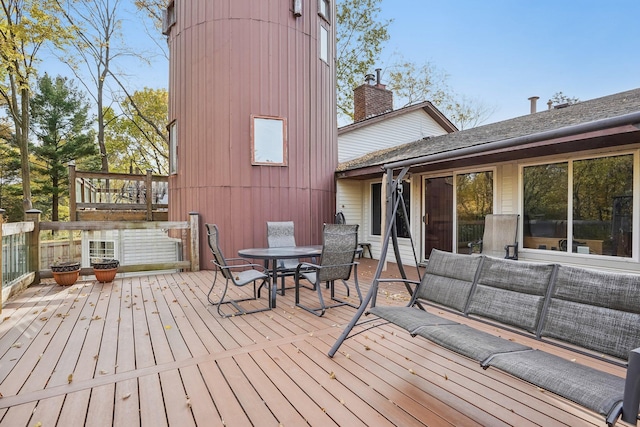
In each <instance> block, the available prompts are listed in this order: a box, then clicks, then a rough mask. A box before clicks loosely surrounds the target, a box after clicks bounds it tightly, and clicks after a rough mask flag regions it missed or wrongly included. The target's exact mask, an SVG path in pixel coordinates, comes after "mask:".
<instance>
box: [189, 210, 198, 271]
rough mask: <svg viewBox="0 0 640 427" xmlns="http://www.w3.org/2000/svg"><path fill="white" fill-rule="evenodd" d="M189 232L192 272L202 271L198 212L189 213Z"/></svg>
mask: <svg viewBox="0 0 640 427" xmlns="http://www.w3.org/2000/svg"><path fill="white" fill-rule="evenodd" d="M189 231H190V232H189V235H190V237H189V243H190V251H191V271H200V215H199V214H198V212H189Z"/></svg>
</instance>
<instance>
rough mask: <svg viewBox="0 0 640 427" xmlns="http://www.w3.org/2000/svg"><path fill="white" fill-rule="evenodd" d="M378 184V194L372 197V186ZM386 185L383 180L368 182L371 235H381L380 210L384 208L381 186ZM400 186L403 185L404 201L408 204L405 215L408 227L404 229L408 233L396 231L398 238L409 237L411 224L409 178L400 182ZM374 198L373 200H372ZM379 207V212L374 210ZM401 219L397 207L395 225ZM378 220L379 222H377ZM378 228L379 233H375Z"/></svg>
mask: <svg viewBox="0 0 640 427" xmlns="http://www.w3.org/2000/svg"><path fill="white" fill-rule="evenodd" d="M376 185H379V186H380V194H379V195H378V196H377V197H374V186H376ZM383 185H386V182H383V181H372V182H371V183H369V201H370V210H371V211H370V216H369V224H370V228H369V234H370V235H371V236H381V235H382V230H383V224H382V217H383V215H382V212H383V210H384V209H385V208H384V207H383V204H382V186H383ZM402 187H403V191H402V192H403V194H404V195H405V203H407V204H408V206H406V208H407V215H409V218H408V219H409V228H408V229H407V230H406V231H407V232H408V233H409V234H408V235H403V234H400V233H398V238H399V239H409V238H411V231H412V228H411V227H412V225H411V209H412V204H411V188H412V187H411V181H410V180H405V181H403V182H402ZM374 199H375V200H374ZM374 201H378V202H379V203H374ZM377 209H379V212H376V210H377ZM400 220H402V216H401V211H400V208H398V211H397V212H396V225H397V224H398V222H399V221H400ZM378 221H379V224H378ZM377 228H378V229H379V233H377V234H376V231H377V230H376V229H377Z"/></svg>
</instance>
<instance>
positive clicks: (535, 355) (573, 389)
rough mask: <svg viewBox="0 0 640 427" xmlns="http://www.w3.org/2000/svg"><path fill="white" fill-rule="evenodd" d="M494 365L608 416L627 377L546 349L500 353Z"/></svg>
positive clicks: (621, 394)
mask: <svg viewBox="0 0 640 427" xmlns="http://www.w3.org/2000/svg"><path fill="white" fill-rule="evenodd" d="M489 366H494V367H496V368H498V369H501V370H503V371H505V372H508V373H510V374H511V375H514V376H516V377H518V378H521V379H523V380H525V381H528V382H530V383H531V384H534V385H536V386H538V387H540V388H543V389H545V390H549V391H550V392H552V393H555V394H558V395H560V396H562V397H565V398H566V399H569V400H571V401H573V402H576V403H578V404H580V405H582V406H584V407H586V408H589V409H591V410H594V411H596V412H598V413H599V414H601V415H604V416H605V417H606V416H607V415H608V414H609V412H610V411H611V410H612V409H613V407H614V406H615V405H616V404H617V403H618V402H620V401H622V398H623V393H624V378H620V377H618V376H615V375H612V374H609V373H606V372H602V371H598V370H596V369H593V368H590V367H587V366H584V365H581V364H579V363H576V362H571V361H569V360H567V359H563V358H561V357H559V356H555V355H552V354H549V353H545V352H543V351H538V350H534V351H527V352H524V353H505V354H500V355H497V356H496V357H494V358H493V359H491V360H490V362H489Z"/></svg>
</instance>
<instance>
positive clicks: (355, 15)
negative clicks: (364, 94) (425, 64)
mask: <svg viewBox="0 0 640 427" xmlns="http://www.w3.org/2000/svg"><path fill="white" fill-rule="evenodd" d="M381 1H382V0H339V1H337V3H336V9H337V16H336V20H337V29H336V39H337V40H336V79H337V87H338V91H337V107H338V115H339V116H341V117H344V118H350V119H351V120H353V89H355V88H356V87H357V86H359V85H360V84H362V83H363V82H364V76H365V74H368V73H370V72H371V68H372V67H373V66H374V65H375V63H376V61H378V59H379V56H380V52H381V51H382V47H383V44H384V42H386V41H387V40H389V33H388V32H387V27H388V26H389V23H390V22H391V21H389V20H387V21H382V22H380V21H378V20H377V17H378V14H379V13H380V2H381Z"/></svg>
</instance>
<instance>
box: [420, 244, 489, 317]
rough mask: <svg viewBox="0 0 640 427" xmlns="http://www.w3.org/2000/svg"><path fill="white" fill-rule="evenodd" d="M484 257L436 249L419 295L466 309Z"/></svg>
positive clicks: (428, 299) (446, 305)
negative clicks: (474, 280)
mask: <svg viewBox="0 0 640 427" xmlns="http://www.w3.org/2000/svg"><path fill="white" fill-rule="evenodd" d="M481 259H482V258H481V257H478V256H470V255H459V254H452V253H450V252H443V251H439V250H437V249H434V250H432V251H431V256H430V257H429V263H428V264H427V268H426V270H425V273H424V277H423V278H422V282H421V283H420V286H419V287H418V291H417V292H418V295H417V296H418V298H420V299H424V300H427V301H430V302H435V303H437V304H440V305H443V306H445V307H449V308H453V309H455V310H458V311H460V312H462V311H464V307H465V305H466V303H467V299H468V298H469V292H471V286H472V285H473V278H474V277H475V274H476V271H477V270H478V265H480V261H481Z"/></svg>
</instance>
